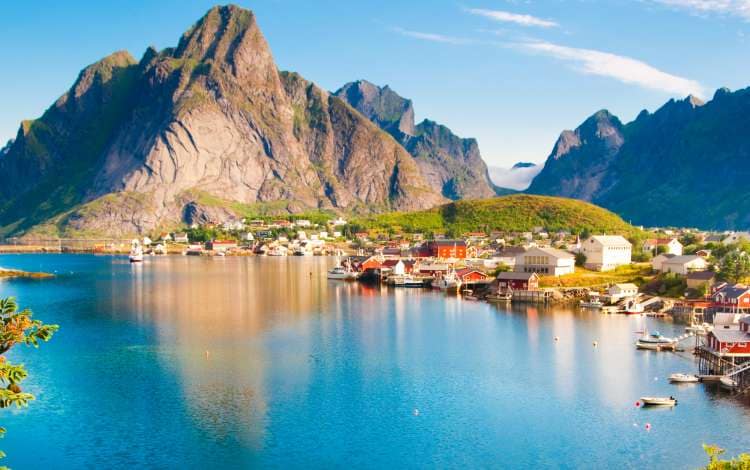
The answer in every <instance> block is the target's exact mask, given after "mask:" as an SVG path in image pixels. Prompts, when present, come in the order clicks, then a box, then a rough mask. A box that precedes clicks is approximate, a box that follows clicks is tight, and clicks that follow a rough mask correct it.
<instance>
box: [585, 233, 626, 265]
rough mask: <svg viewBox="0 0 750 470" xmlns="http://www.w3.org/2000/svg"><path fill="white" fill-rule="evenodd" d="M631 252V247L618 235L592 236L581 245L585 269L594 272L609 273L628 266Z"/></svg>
mask: <svg viewBox="0 0 750 470" xmlns="http://www.w3.org/2000/svg"><path fill="white" fill-rule="evenodd" d="M632 251H633V245H632V244H631V243H630V242H629V241H627V240H626V239H625V237H622V236H620V235H594V236H593V237H591V238H589V239H588V240H586V241H584V242H583V243H582V244H581V252H582V253H583V254H584V255H585V256H586V263H585V267H586V268H587V269H592V270H595V271H610V270H612V269H615V268H616V267H618V266H624V265H627V264H630V262H631V255H632Z"/></svg>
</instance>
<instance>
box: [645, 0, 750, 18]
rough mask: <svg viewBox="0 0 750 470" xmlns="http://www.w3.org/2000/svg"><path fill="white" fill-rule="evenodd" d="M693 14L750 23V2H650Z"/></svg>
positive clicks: (672, 0) (692, 0)
mask: <svg viewBox="0 0 750 470" xmlns="http://www.w3.org/2000/svg"><path fill="white" fill-rule="evenodd" d="M652 1H654V2H656V3H659V4H662V5H666V6H669V7H673V8H679V9H683V10H687V11H689V12H691V13H693V14H699V15H708V14H717V15H723V16H737V17H740V18H742V19H743V20H745V21H750V0H652Z"/></svg>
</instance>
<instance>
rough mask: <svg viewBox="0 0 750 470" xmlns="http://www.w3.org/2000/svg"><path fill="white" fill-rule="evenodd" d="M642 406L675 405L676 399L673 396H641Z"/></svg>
mask: <svg viewBox="0 0 750 470" xmlns="http://www.w3.org/2000/svg"><path fill="white" fill-rule="evenodd" d="M641 401H642V402H643V406H675V405H676V404H677V399H676V398H675V397H641Z"/></svg>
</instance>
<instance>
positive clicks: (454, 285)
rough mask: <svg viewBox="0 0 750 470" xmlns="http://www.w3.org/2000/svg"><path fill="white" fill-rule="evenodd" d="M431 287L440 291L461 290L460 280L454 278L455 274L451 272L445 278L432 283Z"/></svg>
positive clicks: (456, 277)
mask: <svg viewBox="0 0 750 470" xmlns="http://www.w3.org/2000/svg"><path fill="white" fill-rule="evenodd" d="M431 285H432V287H434V288H435V289H440V290H454V289H460V288H461V280H460V279H459V278H458V276H456V272H455V271H453V270H451V271H449V272H448V273H446V275H445V276H443V277H440V278H437V279H435V280H433V281H432V283H431Z"/></svg>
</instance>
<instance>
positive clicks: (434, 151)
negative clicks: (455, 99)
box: [334, 80, 497, 199]
mask: <svg viewBox="0 0 750 470" xmlns="http://www.w3.org/2000/svg"><path fill="white" fill-rule="evenodd" d="M334 94H335V95H336V96H337V97H339V98H341V99H343V100H346V101H347V102H348V103H349V104H350V105H351V106H353V107H354V108H356V109H357V111H359V112H360V113H362V114H363V115H365V116H367V118H368V119H370V120H371V121H372V122H374V123H375V124H377V125H378V126H379V127H380V128H381V129H383V130H384V131H386V132H388V133H389V134H391V135H392V136H393V138H394V139H396V140H397V141H398V142H399V143H400V144H401V145H402V146H404V147H405V148H406V150H408V151H409V153H410V154H411V155H412V156H413V157H414V158H415V159H416V161H417V165H418V166H419V169H420V172H421V174H422V175H423V176H424V178H425V179H426V181H427V182H428V183H429V184H430V186H432V187H433V188H435V189H436V190H438V191H440V193H441V194H442V195H443V196H445V197H447V198H450V199H477V198H487V197H492V196H494V195H496V194H497V193H496V188H495V187H494V185H493V184H492V183H491V181H490V178H489V173H488V171H487V165H486V164H485V162H484V160H482V156H481V154H480V153H479V146H478V145H477V141H476V140H475V139H462V138H460V137H458V136H456V135H455V134H453V133H452V132H451V130H450V129H448V128H447V127H445V126H442V125H440V124H438V123H436V122H433V121H429V120H424V121H422V122H421V123H419V124H416V125H415V122H414V107H413V105H412V102H411V100H408V99H405V98H402V97H401V96H399V95H398V94H397V93H395V92H394V91H393V90H391V89H390V88H389V87H388V86H385V87H383V88H381V87H378V86H377V85H373V84H372V83H370V82H367V81H365V80H359V81H356V82H351V83H347V84H346V85H344V86H343V87H341V88H340V89H339V90H337V91H336V92H335V93H334Z"/></svg>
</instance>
